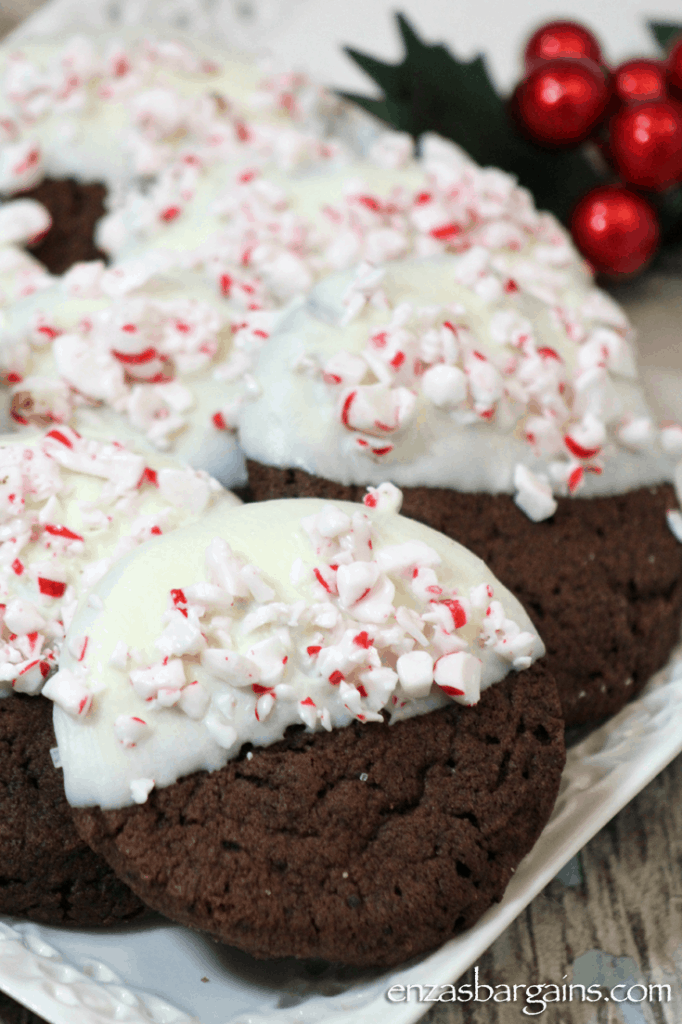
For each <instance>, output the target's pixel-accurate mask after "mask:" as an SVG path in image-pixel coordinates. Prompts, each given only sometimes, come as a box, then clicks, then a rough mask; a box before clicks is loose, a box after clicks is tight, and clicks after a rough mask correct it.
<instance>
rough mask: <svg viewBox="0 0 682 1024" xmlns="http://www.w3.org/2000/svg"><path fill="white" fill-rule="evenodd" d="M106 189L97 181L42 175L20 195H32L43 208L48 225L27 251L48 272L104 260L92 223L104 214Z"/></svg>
mask: <svg viewBox="0 0 682 1024" xmlns="http://www.w3.org/2000/svg"><path fill="white" fill-rule="evenodd" d="M106 194H107V190H106V188H105V187H104V185H100V184H97V183H91V184H85V183H82V182H79V181H76V180H75V178H64V179H60V178H45V179H44V180H43V181H41V182H40V184H39V185H36V186H35V188H32V189H30V190H29V191H27V192H23V193H22V196H21V197H22V199H35V200H36V201H37V202H39V203H42V204H43V206H45V207H46V208H47V210H48V211H49V213H50V216H51V217H52V227H51V228H50V230H49V231H48V232H47V234H46V235H45V237H44V238H42V239H41V240H40V242H38V244H37V245H35V246H33V247H32V248H31V254H32V255H33V256H35V258H36V259H37V260H40V262H41V263H42V264H43V265H44V266H46V267H47V269H48V270H49V271H50V273H51V274H63V273H64V272H65V271H66V270H68V269H69V267H72V266H73V264H74V263H82V262H84V261H85V260H105V261H106V259H107V257H106V254H105V253H103V252H102V251H101V250H100V249H98V248H97V246H96V245H95V242H94V231H95V224H96V223H97V221H98V220H99V219H100V217H103V216H104V214H105V212H106V211H105V209H104V199H105V197H106Z"/></svg>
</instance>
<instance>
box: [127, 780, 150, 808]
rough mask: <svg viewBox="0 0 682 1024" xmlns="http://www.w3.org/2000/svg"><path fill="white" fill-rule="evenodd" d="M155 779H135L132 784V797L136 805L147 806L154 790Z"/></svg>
mask: <svg viewBox="0 0 682 1024" xmlns="http://www.w3.org/2000/svg"><path fill="white" fill-rule="evenodd" d="M154 785H155V783H154V780H153V779H133V781H132V782H131V783H130V795H131V796H132V798H133V800H134V801H135V803H136V804H146V802H147V797H148V796H149V794H150V793H151V791H152V790H153V788H154Z"/></svg>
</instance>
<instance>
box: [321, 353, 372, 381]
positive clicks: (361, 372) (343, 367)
mask: <svg viewBox="0 0 682 1024" xmlns="http://www.w3.org/2000/svg"><path fill="white" fill-rule="evenodd" d="M366 373H367V361H366V360H365V359H364V358H363V357H362V356H360V355H354V354H353V353H352V352H345V351H341V352H336V353H334V355H333V356H331V357H330V358H329V359H328V360H327V362H326V363H325V364H324V367H323V370H322V376H323V379H324V382H325V384H343V385H344V386H346V387H348V386H350V385H352V384H359V383H360V381H361V380H362V378H363V377H364V376H365V374H366Z"/></svg>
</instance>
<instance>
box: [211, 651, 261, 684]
mask: <svg viewBox="0 0 682 1024" xmlns="http://www.w3.org/2000/svg"><path fill="white" fill-rule="evenodd" d="M201 664H202V665H203V667H204V668H205V669H206V671H207V672H208V673H209V674H210V675H212V676H215V677H216V679H222V680H223V681H224V682H226V683H231V684H232V686H251V685H252V684H253V683H259V682H260V668H259V666H258V665H256V663H255V662H254V661H251V660H250V659H249V658H245V657H244V656H243V655H241V654H238V653H237V651H227V650H220V649H219V648H217V647H209V648H207V649H206V650H205V651H202V654H201Z"/></svg>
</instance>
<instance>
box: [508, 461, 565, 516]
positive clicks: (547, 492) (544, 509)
mask: <svg viewBox="0 0 682 1024" xmlns="http://www.w3.org/2000/svg"><path fill="white" fill-rule="evenodd" d="M514 487H515V488H516V494H515V495H514V501H515V503H516V504H517V505H518V506H519V508H520V509H521V511H522V512H525V513H526V515H527V516H528V518H529V519H532V521H533V522H534V523H539V522H541V521H542V520H543V519H549V518H550V516H553V515H554V513H555V512H556V510H557V502H556V501H555V500H554V497H553V496H552V488H551V487H550V485H549V483H548V482H547V480H543V479H542V478H541V477H539V476H538V475H537V474H535V473H533V472H531V470H530V469H528V468H527V467H526V466H522V465H521V464H517V466H516V468H515V469H514Z"/></svg>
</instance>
